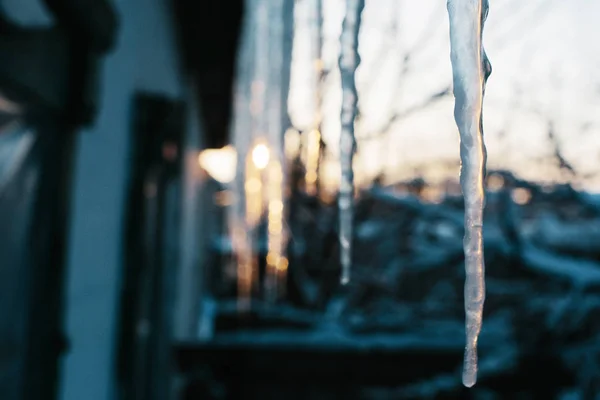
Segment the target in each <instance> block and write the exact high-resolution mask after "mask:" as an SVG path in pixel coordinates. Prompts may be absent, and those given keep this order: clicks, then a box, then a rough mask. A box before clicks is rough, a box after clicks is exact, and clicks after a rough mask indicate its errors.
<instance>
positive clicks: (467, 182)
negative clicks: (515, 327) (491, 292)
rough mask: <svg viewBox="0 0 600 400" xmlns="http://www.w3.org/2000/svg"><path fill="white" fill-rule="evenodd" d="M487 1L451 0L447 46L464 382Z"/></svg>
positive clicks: (486, 71)
mask: <svg viewBox="0 0 600 400" xmlns="http://www.w3.org/2000/svg"><path fill="white" fill-rule="evenodd" d="M487 13H488V1H487V0H449V1H448V14H449V18H450V46H451V59H452V71H453V79H454V97H455V98H456V103H455V107H454V117H455V119H456V125H457V126H458V130H459V133H460V157H461V173H460V183H461V187H462V192H463V196H464V201H465V237H464V241H463V245H464V252H465V271H466V281H465V313H466V335H467V338H466V339H467V344H466V348H465V360H464V369H463V384H464V385H465V386H467V387H471V386H473V385H474V384H475V382H476V381H477V340H478V337H479V332H480V331H481V322H482V315H483V303H484V300H485V279H484V273H485V264H484V254H483V208H484V205H485V193H484V179H485V163H486V149H485V144H484V141H483V119H482V108H483V96H484V93H485V83H486V81H487V78H488V77H489V75H490V74H491V65H490V63H489V61H488V59H487V56H486V54H485V51H484V49H483V45H482V32H483V25H484V22H485V19H486V18H487Z"/></svg>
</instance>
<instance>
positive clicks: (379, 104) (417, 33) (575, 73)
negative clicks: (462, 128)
mask: <svg viewBox="0 0 600 400" xmlns="http://www.w3.org/2000/svg"><path fill="white" fill-rule="evenodd" d="M314 1H315V0H303V1H300V2H298V3H297V4H298V6H297V10H296V37H295V44H294V46H295V48H294V63H293V67H292V86H291V94H290V100H289V105H290V108H291V115H292V122H293V123H294V125H295V126H296V127H297V128H299V129H308V128H310V127H311V124H313V121H314V112H315V111H314V110H315V108H314V107H315V102H314V99H315V98H316V95H315V92H314V86H315V85H314V84H313V82H314V74H313V71H314V69H312V68H311V67H310V66H311V61H310V60H311V59H312V57H314V55H315V54H316V53H315V46H314V45H313V43H314V40H313V41H311V40H310V37H311V25H312V26H313V27H314V23H312V22H311V15H310V5H311V2H314ZM323 3H324V5H325V6H324V7H325V8H324V49H323V53H324V55H323V58H324V63H325V68H326V69H330V70H331V73H330V78H329V79H328V82H327V84H326V86H325V89H324V100H323V108H322V112H323V115H324V121H323V127H322V134H323V138H324V140H325V141H326V142H327V144H328V147H329V149H330V151H331V152H332V155H331V159H335V158H336V154H337V141H338V140H339V109H340V100H341V98H340V89H339V85H340V83H339V72H338V70H337V57H338V40H339V34H340V31H341V22H342V18H343V13H344V2H343V1H342V0H325V1H324V2H323ZM598 15H600V1H597V0H569V1H561V0H527V1H523V0H490V13H489V16H488V20H487V22H486V25H485V29H484V39H483V40H484V46H485V48H486V51H487V53H488V56H489V58H490V61H491V63H492V67H493V73H492V76H491V77H490V79H489V80H488V85H487V88H486V98H485V102H484V131H485V139H486V144H487V150H488V166H489V168H502V169H508V170H511V171H513V172H514V173H515V174H517V175H519V176H521V177H523V178H525V179H530V180H533V181H542V182H555V181H565V180H568V181H570V182H572V183H573V184H574V185H575V186H577V187H581V188H584V189H586V190H589V191H593V192H600V162H599V161H600V112H598V110H600V42H599V41H597V40H595V38H597V37H598V34H600V27H599V26H598V24H597V18H595V17H594V16H598ZM448 29H449V27H448V16H447V11H446V2H445V1H444V0H420V1H414V0H367V1H366V7H365V10H364V13H363V24H362V28H361V34H360V38H359V41H360V43H359V52H360V55H361V59H362V63H361V66H360V67H359V70H358V71H357V87H358V91H359V98H360V99H359V102H360V111H361V119H360V121H359V123H358V124H357V138H358V146H359V147H358V148H359V152H358V155H357V157H356V167H357V169H358V170H360V171H359V174H358V175H359V179H361V178H360V177H361V176H362V177H363V179H367V178H369V177H371V176H373V175H376V174H378V173H381V172H383V173H385V175H386V177H388V179H389V180H391V181H393V180H398V179H405V178H409V177H412V176H415V174H417V173H418V174H422V175H424V176H425V177H426V178H427V179H429V180H431V181H436V180H443V179H446V178H448V177H453V176H457V174H458V165H459V155H458V149H459V139H458V131H457V129H456V125H455V123H454V117H453V107H454V100H453V98H452V96H443V97H441V98H439V99H438V100H435V101H433V102H430V101H429V100H430V99H431V98H432V96H433V95H434V94H436V93H439V92H441V91H443V90H444V89H446V88H448V87H450V85H451V81H452V74H451V64H450V45H449V38H448ZM313 37H314V35H313ZM423 104H427V105H426V106H422V105H423ZM393 115H400V116H401V117H400V118H398V119H397V120H396V122H395V123H393V124H391V125H390V124H387V122H388V121H389V120H390V117H391V116H393ZM386 127H387V129H386ZM550 130H551V131H552V132H553V134H554V135H553V136H554V139H553V140H551V139H550V138H549V135H548V132H549V131H550ZM373 137H375V138H376V139H373ZM368 138H371V139H368ZM556 147H558V149H559V150H560V153H561V156H562V157H563V158H564V159H565V160H566V161H567V162H568V163H569V164H570V165H572V167H573V168H574V169H575V171H577V174H576V175H575V176H571V175H569V174H568V173H565V172H564V171H561V170H560V169H559V168H558V167H557V165H558V162H557V158H556V157H555V156H554V154H555V148H556ZM416 171H418V172H416Z"/></svg>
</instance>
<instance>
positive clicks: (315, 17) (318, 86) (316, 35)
mask: <svg viewBox="0 0 600 400" xmlns="http://www.w3.org/2000/svg"><path fill="white" fill-rule="evenodd" d="M308 7H309V13H308V14H309V27H310V46H311V55H310V57H311V60H310V61H311V64H312V67H313V70H312V72H313V75H312V84H313V85H314V86H313V89H314V100H313V102H312V105H313V107H312V108H313V110H312V114H313V124H312V128H311V129H310V130H309V131H308V132H306V133H305V137H304V143H305V144H304V149H305V152H306V156H305V165H306V173H305V174H304V186H305V190H306V192H307V193H308V194H309V195H311V196H314V195H316V194H317V192H318V188H317V183H318V172H319V160H320V158H321V123H322V112H321V108H322V97H323V75H324V68H323V67H324V63H323V4H322V1H321V0H310V1H309V3H308Z"/></svg>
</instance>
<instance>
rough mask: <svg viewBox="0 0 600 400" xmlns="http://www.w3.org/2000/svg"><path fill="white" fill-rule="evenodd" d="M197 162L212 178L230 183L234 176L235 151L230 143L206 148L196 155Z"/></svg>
mask: <svg viewBox="0 0 600 400" xmlns="http://www.w3.org/2000/svg"><path fill="white" fill-rule="evenodd" d="M198 164H200V167H202V169H203V170H205V171H206V173H208V174H209V175H210V176H211V177H212V178H213V179H214V180H216V181H218V182H220V183H230V182H232V181H233V179H234V178H235V169H236V165H237V152H236V150H235V148H234V147H233V146H231V145H228V146H225V147H223V148H221V149H206V150H203V151H201V152H200V154H199V155H198Z"/></svg>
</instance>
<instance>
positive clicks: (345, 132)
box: [338, 0, 365, 284]
mask: <svg viewBox="0 0 600 400" xmlns="http://www.w3.org/2000/svg"><path fill="white" fill-rule="evenodd" d="M364 7H365V1H364V0H347V1H346V15H345V17H344V22H343V25H342V34H341V36H340V46H341V49H340V60H339V65H340V73H341V78H342V112H341V128H342V129H341V133H340V165H341V179H340V190H339V199H338V207H339V213H340V216H339V221H340V227H339V241H340V259H341V264H342V277H341V282H342V284H346V283H348V282H349V281H350V267H351V264H352V220H353V196H354V173H353V171H352V159H353V156H354V151H355V148H356V138H355V136H354V120H355V118H356V115H357V112H358V94H357V91H356V83H355V79H354V78H355V74H356V69H357V68H358V65H359V64H360V56H359V54H358V32H359V30H360V20H361V14H362V11H363V8H364Z"/></svg>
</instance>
